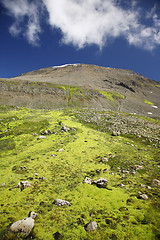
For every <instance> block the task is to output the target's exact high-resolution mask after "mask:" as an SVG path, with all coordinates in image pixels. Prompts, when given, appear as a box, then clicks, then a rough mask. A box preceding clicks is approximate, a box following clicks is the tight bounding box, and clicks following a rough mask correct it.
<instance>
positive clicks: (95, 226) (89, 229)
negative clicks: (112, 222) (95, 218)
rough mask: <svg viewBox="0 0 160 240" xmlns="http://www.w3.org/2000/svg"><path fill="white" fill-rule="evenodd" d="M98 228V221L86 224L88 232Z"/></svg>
mask: <svg viewBox="0 0 160 240" xmlns="http://www.w3.org/2000/svg"><path fill="white" fill-rule="evenodd" d="M97 229H98V224H97V223H96V222H90V223H87V224H86V225H85V230H86V231H87V232H90V231H95V230H97Z"/></svg>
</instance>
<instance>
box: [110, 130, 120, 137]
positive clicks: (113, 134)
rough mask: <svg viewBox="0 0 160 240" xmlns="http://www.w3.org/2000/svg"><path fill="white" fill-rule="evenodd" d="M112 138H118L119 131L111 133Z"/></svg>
mask: <svg viewBox="0 0 160 240" xmlns="http://www.w3.org/2000/svg"><path fill="white" fill-rule="evenodd" d="M112 136H120V132H119V131H113V132H112Z"/></svg>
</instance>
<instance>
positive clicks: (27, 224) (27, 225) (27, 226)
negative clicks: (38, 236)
mask: <svg viewBox="0 0 160 240" xmlns="http://www.w3.org/2000/svg"><path fill="white" fill-rule="evenodd" d="M37 215H38V214H37V213H35V212H31V213H30V214H29V217H28V218H24V219H22V220H19V221H17V222H14V223H13V224H12V225H11V226H10V228H9V230H10V231H11V232H13V233H18V232H21V233H23V234H24V235H25V237H27V236H28V235H29V234H30V232H31V231H32V229H33V227H34V219H35V218H36V216H37Z"/></svg>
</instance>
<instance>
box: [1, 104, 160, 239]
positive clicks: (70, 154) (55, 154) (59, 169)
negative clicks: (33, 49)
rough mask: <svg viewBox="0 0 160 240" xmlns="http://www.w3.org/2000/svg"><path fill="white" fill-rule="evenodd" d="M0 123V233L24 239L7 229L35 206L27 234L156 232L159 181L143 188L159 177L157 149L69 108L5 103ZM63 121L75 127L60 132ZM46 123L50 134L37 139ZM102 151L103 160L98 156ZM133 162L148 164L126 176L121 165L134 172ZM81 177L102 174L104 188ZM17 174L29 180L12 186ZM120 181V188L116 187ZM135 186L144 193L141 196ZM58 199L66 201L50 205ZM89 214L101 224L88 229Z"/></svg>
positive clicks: (148, 235) (136, 235)
mask: <svg viewBox="0 0 160 240" xmlns="http://www.w3.org/2000/svg"><path fill="white" fill-rule="evenodd" d="M0 122H1V127H0V130H1V132H0V138H1V139H0V140H1V143H0V149H1V150H0V158H1V161H0V174H1V182H0V202H1V210H0V211H1V219H0V229H1V231H0V239H3V240H4V239H5V240H11V239H22V236H21V235H16V236H14V235H13V234H11V233H9V232H8V231H7V229H8V226H9V224H11V223H13V222H14V221H17V220H19V219H23V218H24V217H26V216H27V215H28V213H29V211H35V212H37V213H38V217H37V219H36V220H35V228H34V230H33V231H32V235H31V236H30V237H29V238H30V239H37V240H45V239H47V240H50V239H72V240H73V239H75V240H76V239H77V240H79V239H82V240H83V239H86V240H89V239H93V240H100V239H102V240H103V239H105V240H106V239H120V240H121V239H125V240H127V239H128V240H130V239H135V240H136V239H140V240H142V239H145V240H146V239H159V237H160V225H159V223H160V211H159V210H160V201H159V191H158V188H156V187H152V189H147V188H145V189H142V188H141V187H140V184H145V185H146V186H151V182H152V180H153V179H154V178H157V179H158V178H159V171H158V170H159V160H160V159H159V149H158V148H154V147H153V146H152V145H151V143H147V144H146V143H144V142H143V141H141V139H138V140H137V139H135V137H134V136H133V137H132V136H129V137H127V136H112V135H111V134H110V133H107V132H105V131H104V132H103V131H102V130H101V131H99V130H98V129H96V128H95V127H94V126H93V124H90V125H88V124H87V125H86V124H85V123H84V122H83V123H82V122H80V121H79V120H78V119H77V118H76V114H75V113H74V111H72V114H68V111H62V110H61V111H48V110H33V109H25V108H14V107H5V106H4V107H3V106H2V107H1V108H0ZM62 125H64V126H67V127H72V128H74V129H75V130H76V131H74V129H73V130H71V131H69V132H62V131H61V127H62ZM47 129H50V130H51V131H54V134H51V135H47V136H46V139H43V140H37V137H38V136H40V135H41V132H42V131H43V130H47ZM35 133H36V134H38V136H35ZM60 149H64V151H59V150H60ZM102 157H107V158H108V162H106V163H102V162H101V158H102ZM135 164H143V166H144V167H145V169H144V170H141V171H137V173H136V174H135V175H133V174H129V173H126V174H125V176H124V174H123V172H122V170H128V171H131V169H132V167H133V165H135ZM35 173H36V174H35ZM86 176H88V177H90V178H92V179H94V180H96V179H98V178H100V177H103V178H106V179H107V180H108V187H107V189H102V188H97V187H96V186H93V185H89V184H83V180H84V178H85V177H86ZM42 177H44V178H45V179H44V180H42V179H41V178H42ZM22 180H28V181H30V182H31V187H30V188H26V189H24V190H23V191H20V189H18V188H15V186H16V185H17V184H18V183H19V182H20V181H22ZM3 183H5V186H2V184H3ZM120 183H123V184H125V187H124V188H120V187H119V186H117V185H118V184H120ZM138 191H142V192H143V193H145V194H147V195H148V197H149V199H148V200H141V199H138V198H137V197H138ZM56 198H60V199H64V200H67V201H69V202H70V203H71V206H63V207H58V206H56V205H54V204H53V202H54V200H55V199H56ZM90 221H96V222H97V223H98V226H99V230H97V231H94V232H90V233H87V232H86V231H85V228H84V226H85V224H87V223H88V222H90Z"/></svg>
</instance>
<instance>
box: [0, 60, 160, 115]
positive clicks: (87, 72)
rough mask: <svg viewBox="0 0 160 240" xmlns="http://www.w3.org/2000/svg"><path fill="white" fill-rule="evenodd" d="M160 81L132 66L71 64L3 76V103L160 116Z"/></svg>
mask: <svg viewBox="0 0 160 240" xmlns="http://www.w3.org/2000/svg"><path fill="white" fill-rule="evenodd" d="M159 96H160V84H159V83H158V82H156V81H154V80H150V79H148V78H145V77H143V76H141V75H139V74H137V73H134V72H133V71H130V70H123V69H113V68H105V67H99V66H95V65H86V64H69V65H64V66H59V67H49V68H44V69H39V70H36V71H33V72H29V73H25V74H22V75H20V76H17V77H15V78H12V79H6V80H5V79H1V87H0V99H1V103H2V104H9V105H12V104H13V105H18V106H24V107H32V108H49V109H57V108H64V107H68V106H70V107H87V108H88V107H89V108H95V109H98V110H118V111H122V112H128V113H137V114H142V115H145V116H151V117H153V118H159V116H160V101H159Z"/></svg>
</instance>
